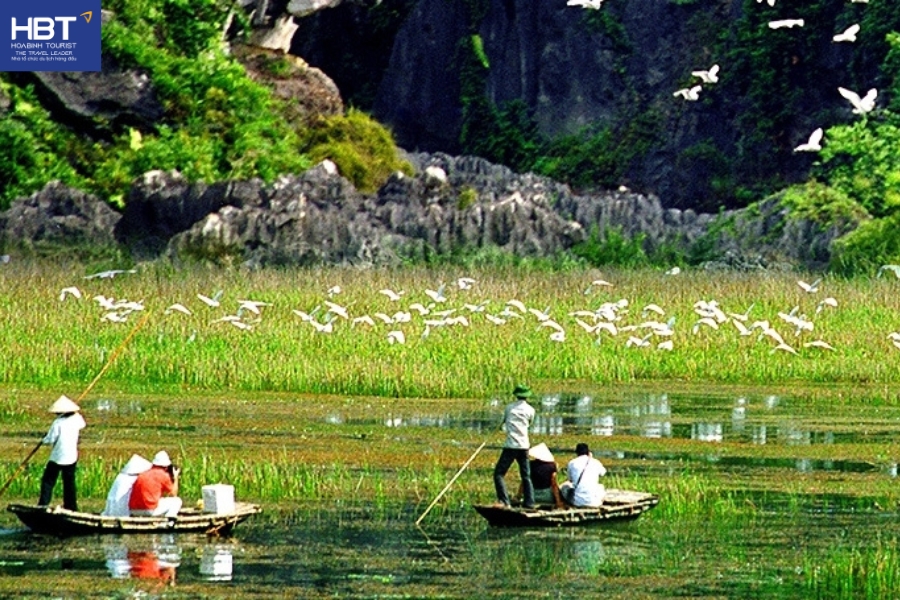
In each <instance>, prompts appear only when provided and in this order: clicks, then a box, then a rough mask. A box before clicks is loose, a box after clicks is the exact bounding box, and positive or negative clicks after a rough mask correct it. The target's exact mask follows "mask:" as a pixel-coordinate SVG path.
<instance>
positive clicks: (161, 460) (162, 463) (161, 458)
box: [153, 450, 172, 467]
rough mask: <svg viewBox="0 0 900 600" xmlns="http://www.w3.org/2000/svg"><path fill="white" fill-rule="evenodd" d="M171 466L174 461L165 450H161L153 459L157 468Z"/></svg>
mask: <svg viewBox="0 0 900 600" xmlns="http://www.w3.org/2000/svg"><path fill="white" fill-rule="evenodd" d="M171 465H172V460H171V459H170V458H169V453H168V452H166V451H165V450H160V451H159V452H157V453H156V456H154V457H153V466H155V467H169V466H171Z"/></svg>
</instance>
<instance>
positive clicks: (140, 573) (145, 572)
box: [128, 550, 175, 585]
mask: <svg viewBox="0 0 900 600" xmlns="http://www.w3.org/2000/svg"><path fill="white" fill-rule="evenodd" d="M128 562H129V563H130V564H131V576H132V577H135V578H138V579H159V580H161V581H164V582H170V583H172V584H173V585H174V584H175V565H173V564H171V563H168V562H163V561H161V560H159V557H157V556H156V552H154V551H152V550H150V551H143V552H138V551H132V550H129V551H128Z"/></svg>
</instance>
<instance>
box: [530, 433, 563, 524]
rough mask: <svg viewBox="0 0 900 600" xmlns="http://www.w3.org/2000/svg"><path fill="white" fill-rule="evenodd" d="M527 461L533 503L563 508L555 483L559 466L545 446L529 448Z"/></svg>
mask: <svg viewBox="0 0 900 600" xmlns="http://www.w3.org/2000/svg"><path fill="white" fill-rule="evenodd" d="M528 459H529V461H530V463H531V483H532V486H533V487H534V501H535V502H536V503H537V504H552V505H554V506H556V507H557V508H562V507H563V506H565V505H564V504H563V501H562V497H561V496H560V495H559V485H557V482H556V472H557V471H558V470H559V466H558V465H557V464H556V459H555V458H553V453H551V452H550V449H549V448H548V447H547V444H544V443H541V444H538V445H537V446H534V447H533V448H531V449H530V450H529V451H528ZM520 493H521V491H520Z"/></svg>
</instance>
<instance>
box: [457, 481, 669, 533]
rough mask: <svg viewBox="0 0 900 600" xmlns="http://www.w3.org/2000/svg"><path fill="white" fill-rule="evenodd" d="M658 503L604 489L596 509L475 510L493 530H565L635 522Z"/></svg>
mask: <svg viewBox="0 0 900 600" xmlns="http://www.w3.org/2000/svg"><path fill="white" fill-rule="evenodd" d="M658 503H659V496H657V495H656V494H647V493H644V492H634V491H629V490H616V489H607V490H606V496H605V497H604V499H603V504H602V505H601V506H600V507H598V508H574V507H566V508H556V507H554V506H550V505H546V506H545V505H540V506H538V507H537V508H534V509H530V510H529V509H525V508H522V507H502V506H497V505H494V504H475V505H474V508H475V510H477V511H478V514H480V515H481V516H482V517H484V518H485V519H487V520H488V523H490V524H491V525H492V526H493V527H564V526H572V525H588V524H594V523H608V522H611V521H627V520H631V519H636V518H638V517H639V516H640V515H641V513H644V512H646V511H648V510H650V509H651V508H653V507H654V506H656V505H657V504H658Z"/></svg>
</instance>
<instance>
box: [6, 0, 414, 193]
mask: <svg viewBox="0 0 900 600" xmlns="http://www.w3.org/2000/svg"><path fill="white" fill-rule="evenodd" d="M104 9H105V10H109V11H111V12H112V13H114V17H113V18H112V19H111V20H110V21H109V22H108V23H104V26H103V49H104V55H105V56H106V57H107V59H111V60H114V61H116V62H117V63H118V64H120V65H122V66H124V67H133V68H139V69H141V70H142V71H143V72H146V73H147V74H148V75H149V77H150V79H151V81H152V83H153V88H154V91H155V93H156V97H157V98H158V100H159V101H160V103H161V104H162V106H163V107H164V109H165V115H164V117H163V119H161V120H160V121H159V122H157V123H155V124H154V125H153V126H152V127H150V128H146V129H144V130H137V129H134V128H128V129H124V130H123V129H117V128H115V127H114V126H113V125H112V124H109V123H102V122H100V121H96V122H95V123H94V127H95V129H96V130H97V131H99V132H101V134H102V135H101V136H100V138H101V139H94V140H91V139H88V138H85V137H84V136H83V135H79V134H78V133H76V132H73V131H70V130H69V129H67V128H66V125H65V124H62V123H55V122H54V121H53V120H52V118H51V116H50V114H49V113H48V112H47V111H46V110H44V109H43V108H41V106H40V105H39V104H38V103H37V101H36V99H35V98H34V96H33V95H32V94H31V93H30V92H29V91H28V90H26V89H20V88H18V87H16V86H14V85H12V84H10V83H8V82H7V83H4V84H3V85H4V90H5V92H6V94H7V95H8V96H10V99H11V109H10V111H9V112H8V113H7V114H5V115H4V116H2V117H0V140H2V141H4V142H6V143H4V144H2V149H0V165H2V166H0V209H5V208H6V207H7V206H8V205H9V202H10V201H11V200H12V199H14V198H16V197H19V196H23V195H27V194H30V193H32V192H34V191H35V190H37V189H39V188H41V187H42V186H43V185H44V184H45V183H46V182H48V181H50V180H52V179H60V180H62V181H63V182H65V183H68V184H71V185H75V186H78V187H81V188H82V189H85V190H87V191H90V192H93V193H96V194H98V195H99V196H100V197H102V198H105V199H107V200H109V201H111V202H113V203H115V204H119V205H121V204H122V203H123V202H124V199H125V197H126V195H127V190H128V188H129V186H130V185H131V182H132V181H133V180H134V179H135V178H136V177H138V176H140V175H141V174H143V173H145V172H146V171H148V170H152V169H163V170H170V169H177V170H179V171H180V172H181V173H182V174H183V175H184V176H185V177H187V178H188V179H189V180H192V181H193V180H206V181H215V180H222V179H246V178H251V177H260V178H262V179H263V180H265V181H272V180H273V179H274V178H275V177H277V176H278V175H279V174H283V173H296V172H302V171H303V170H305V169H307V168H308V167H309V166H310V164H311V161H310V158H309V157H308V156H307V155H306V154H305V153H304V150H310V152H311V155H312V156H313V158H315V159H320V158H326V157H327V158H331V159H332V160H334V161H335V163H337V164H338V166H339V168H340V169H341V172H342V174H344V175H346V176H347V177H348V178H350V179H351V180H352V181H353V182H354V183H355V184H357V185H358V186H359V187H360V189H362V190H364V191H371V190H373V189H374V188H375V187H377V185H378V184H379V183H380V182H381V181H382V180H383V179H384V178H385V177H386V176H387V174H389V173H390V172H392V171H393V170H396V169H398V168H403V169H406V170H408V167H404V166H403V165H402V164H400V163H399V162H398V160H397V159H396V157H395V154H396V149H395V144H394V142H393V140H392V138H391V136H390V133H389V132H387V130H385V129H384V128H383V127H381V126H380V125H378V124H377V123H376V122H374V121H372V120H371V119H368V118H367V117H365V116H364V115H363V114H362V113H359V112H357V113H353V114H351V115H348V116H347V117H346V120H344V118H343V117H337V118H334V119H330V120H327V121H326V123H325V125H324V126H322V127H318V128H315V129H314V130H313V131H305V130H304V129H302V125H298V124H295V123H291V122H290V121H289V120H288V118H287V115H289V114H290V110H289V107H288V106H287V105H286V103H285V101H282V100H280V99H278V98H275V97H274V96H273V95H272V94H271V92H270V90H269V89H268V88H267V87H266V86H265V85H264V84H262V83H259V82H255V81H253V80H251V79H250V78H249V77H248V76H247V74H246V71H245V69H244V68H243V66H242V65H241V64H240V63H239V62H238V61H237V60H235V59H234V58H233V57H231V56H229V55H228V54H227V53H226V52H225V51H224V48H223V46H222V37H223V30H224V28H225V26H226V23H228V22H231V23H232V24H231V28H232V30H233V29H239V30H240V29H242V28H244V30H246V23H245V17H244V15H243V13H242V12H240V11H238V12H237V13H234V12H231V10H232V5H231V3H229V2H225V1H224V0H201V1H199V2H194V1H192V0H111V1H110V2H109V3H107V4H106V5H104ZM230 18H231V19H232V20H231V21H229V19H230ZM344 121H346V122H344ZM332 134H333V135H335V136H336V139H334V140H330V139H329V138H328V136H329V135H332Z"/></svg>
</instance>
